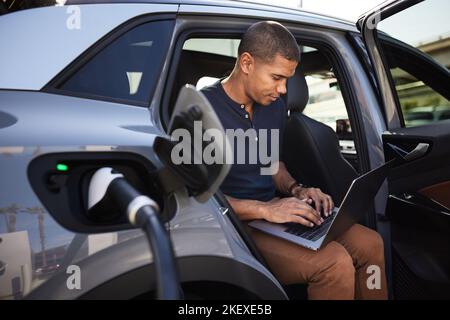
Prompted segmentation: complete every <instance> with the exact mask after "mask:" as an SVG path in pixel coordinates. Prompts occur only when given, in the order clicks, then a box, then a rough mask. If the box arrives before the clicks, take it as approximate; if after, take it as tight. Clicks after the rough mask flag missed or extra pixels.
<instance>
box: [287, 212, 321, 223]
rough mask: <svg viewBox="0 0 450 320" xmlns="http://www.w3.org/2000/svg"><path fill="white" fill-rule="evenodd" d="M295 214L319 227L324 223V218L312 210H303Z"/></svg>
mask: <svg viewBox="0 0 450 320" xmlns="http://www.w3.org/2000/svg"><path fill="white" fill-rule="evenodd" d="M294 213H295V214H296V215H298V216H301V217H303V218H304V219H306V220H309V221H310V222H312V223H314V224H317V225H321V224H322V222H323V220H322V218H321V217H320V216H319V215H318V214H317V212H316V211H314V210H313V209H312V208H301V209H298V210H296V211H295V212H294Z"/></svg>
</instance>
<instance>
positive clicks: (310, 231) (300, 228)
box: [284, 210, 337, 241]
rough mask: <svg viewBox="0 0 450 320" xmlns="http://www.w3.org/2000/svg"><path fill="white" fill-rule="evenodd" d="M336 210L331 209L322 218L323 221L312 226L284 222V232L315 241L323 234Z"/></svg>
mask: <svg viewBox="0 0 450 320" xmlns="http://www.w3.org/2000/svg"><path fill="white" fill-rule="evenodd" d="M336 212H337V210H333V212H332V213H331V215H329V216H328V217H325V218H323V220H324V221H323V223H322V224H321V225H320V226H317V225H316V226H314V227H312V228H310V227H306V226H304V225H302V224H299V223H295V222H289V223H285V224H284V225H285V226H286V229H285V230H284V232H287V233H290V234H293V235H296V236H299V237H301V238H305V239H308V240H310V241H316V240H318V239H320V238H321V237H323V235H324V234H325V233H326V232H327V230H328V227H329V226H330V224H331V222H333V217H334V216H335V215H336Z"/></svg>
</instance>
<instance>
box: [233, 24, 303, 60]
mask: <svg viewBox="0 0 450 320" xmlns="http://www.w3.org/2000/svg"><path fill="white" fill-rule="evenodd" d="M244 52H248V53H250V54H251V55H252V56H253V57H256V58H259V59H261V60H263V61H266V62H270V61H272V59H273V58H275V56H276V55H277V54H280V55H281V56H282V57H283V58H285V59H287V60H291V61H296V62H298V61H299V60H300V50H299V47H298V44H297V41H296V40H295V38H294V36H293V35H292V33H291V32H290V31H289V30H288V29H287V28H286V27H285V26H283V25H282V24H280V23H278V22H275V21H262V22H257V23H254V24H252V25H251V26H250V27H249V28H248V29H247V31H246V32H245V33H244V35H243V36H242V39H241V43H240V44H239V48H238V55H239V56H240V55H241V54H243V53H244Z"/></svg>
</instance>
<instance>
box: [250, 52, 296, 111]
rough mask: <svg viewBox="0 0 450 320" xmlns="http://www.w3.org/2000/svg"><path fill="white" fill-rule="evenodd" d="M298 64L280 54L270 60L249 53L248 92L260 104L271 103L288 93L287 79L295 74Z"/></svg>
mask: <svg viewBox="0 0 450 320" xmlns="http://www.w3.org/2000/svg"><path fill="white" fill-rule="evenodd" d="M297 64H298V63H297V62H295V61H291V60H288V59H286V58H284V57H283V56H281V55H279V54H277V55H276V56H275V57H274V58H273V59H272V61H270V62H266V61H263V60H260V59H257V58H253V57H252V56H250V55H249V63H248V65H247V77H246V79H247V81H246V83H245V89H246V94H247V95H248V96H249V97H250V98H251V99H252V100H253V101H255V102H257V103H258V104H260V105H264V106H266V105H269V104H271V103H272V102H273V101H275V100H276V99H278V98H279V97H280V95H282V94H285V93H286V81H287V79H288V78H290V77H292V76H293V75H294V73H295V68H296V67H297Z"/></svg>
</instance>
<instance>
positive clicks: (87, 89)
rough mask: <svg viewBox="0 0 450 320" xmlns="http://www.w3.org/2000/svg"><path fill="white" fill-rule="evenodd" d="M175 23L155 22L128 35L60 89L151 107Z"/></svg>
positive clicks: (89, 63)
mask: <svg viewBox="0 0 450 320" xmlns="http://www.w3.org/2000/svg"><path fill="white" fill-rule="evenodd" d="M172 26H173V22H172V21H168V20H167V21H155V22H150V23H146V24H143V25H140V26H138V27H135V28H133V29H131V30H130V31H128V32H126V33H125V34H124V35H122V36H120V37H119V38H118V39H116V40H115V41H114V42H112V43H111V44H109V45H108V46H107V47H106V48H104V49H103V50H102V51H100V52H99V53H98V54H97V55H95V56H94V57H93V58H92V59H91V60H90V61H88V62H87V63H86V64H85V65H84V66H83V67H81V69H80V70H78V71H77V72H76V73H75V74H74V75H73V76H72V77H70V78H69V79H68V80H67V81H66V82H65V83H64V84H63V85H62V86H61V87H60V88H61V89H63V90H66V91H70V92H75V93H81V94H87V95H89V96H94V97H95V96H97V97H100V98H102V97H103V98H112V99H121V100H127V101H130V102H138V103H145V104H148V103H149V99H150V96H151V94H152V92H153V89H154V86H155V84H156V81H157V80H158V78H159V71H160V69H161V65H162V62H163V60H164V57H165V53H166V51H167V47H168V45H169V41H170V35H171V30H172Z"/></svg>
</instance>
